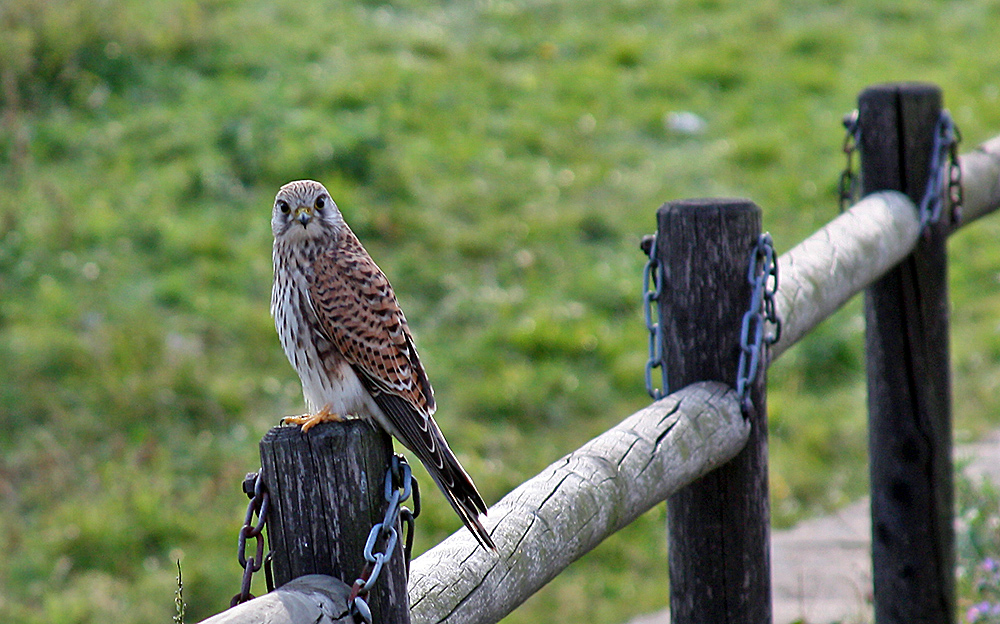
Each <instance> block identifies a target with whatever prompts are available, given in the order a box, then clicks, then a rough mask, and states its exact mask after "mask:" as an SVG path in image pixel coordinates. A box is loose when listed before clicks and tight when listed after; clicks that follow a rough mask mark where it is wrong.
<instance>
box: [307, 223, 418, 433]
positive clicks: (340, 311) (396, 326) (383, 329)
mask: <svg viewBox="0 0 1000 624" xmlns="http://www.w3.org/2000/svg"><path fill="white" fill-rule="evenodd" d="M339 242H340V244H339V245H336V246H334V247H333V248H331V249H329V250H328V251H326V252H324V253H322V254H320V256H319V257H318V258H317V259H316V262H315V265H314V267H313V268H314V272H313V277H312V279H311V280H310V281H309V294H310V299H311V302H310V303H311V304H312V307H313V309H314V310H315V312H316V316H317V317H318V318H319V322H320V325H322V327H323V329H324V331H325V332H326V334H327V335H328V336H329V337H330V339H331V340H332V341H333V343H334V345H335V346H336V347H337V349H338V350H339V351H340V352H341V353H342V354H343V356H344V358H345V359H346V360H347V361H348V362H349V363H350V364H351V365H352V366H353V367H354V368H355V370H357V371H358V372H359V373H361V374H363V375H364V376H365V377H367V378H368V379H370V380H371V382H372V383H374V384H375V386H376V388H377V389H378V390H379V391H381V392H385V393H388V394H393V395H396V396H398V397H400V398H402V399H404V400H405V401H406V402H407V403H409V404H410V405H411V406H412V407H413V409H414V410H416V411H417V412H418V413H420V414H424V415H427V416H430V415H431V414H433V413H434V410H435V403H434V392H433V390H432V389H431V384H430V381H428V379H427V374H426V373H425V372H424V367H423V365H422V364H421V363H420V358H419V357H418V356H417V350H416V349H415V348H414V346H413V338H412V337H411V336H410V329H409V327H408V326H407V324H406V318H405V317H404V316H403V311H402V310H401V309H400V308H399V303H397V302H396V295H395V294H394V293H393V291H392V286H391V285H390V284H389V280H388V279H386V277H385V275H384V274H383V273H382V271H381V270H380V269H379V268H378V266H377V265H376V264H375V262H374V261H373V260H372V259H371V257H370V256H369V255H368V252H367V251H365V249H364V247H362V246H361V242H360V241H358V239H357V237H356V236H355V235H354V233H353V232H351V230H350V229H348V228H347V227H346V226H345V227H344V230H343V231H342V232H341V240H340V241H339ZM414 433H415V434H417V435H418V436H419V435H420V433H419V432H414ZM423 435H426V432H425V433H424V434H423ZM420 437H422V436H420Z"/></svg>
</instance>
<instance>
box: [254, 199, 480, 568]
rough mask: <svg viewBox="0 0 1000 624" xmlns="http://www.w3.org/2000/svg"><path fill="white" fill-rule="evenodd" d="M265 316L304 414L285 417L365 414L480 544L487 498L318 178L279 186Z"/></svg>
mask: <svg viewBox="0 0 1000 624" xmlns="http://www.w3.org/2000/svg"><path fill="white" fill-rule="evenodd" d="M271 231H272V233H273V234H274V249H273V254H272V260H273V262H274V283H273V286H272V289H271V315H272V316H273V317H274V325H275V329H277V332H278V337H279V340H280V342H281V346H282V349H283V350H284V352H285V355H286V356H287V357H288V360H289V362H290V363H291V364H292V367H293V368H294V369H295V371H296V372H297V373H298V376H299V378H300V380H301V381H302V393H303V396H304V398H305V402H306V408H307V410H308V412H309V413H307V414H305V415H302V416H290V417H285V418H284V419H282V422H283V423H286V424H294V425H299V426H300V427H301V430H302V431H303V432H306V431H308V430H309V429H311V428H312V427H313V426H315V425H316V424H318V423H321V422H328V421H340V420H344V419H345V418H349V417H360V418H368V419H370V420H372V421H374V423H376V424H377V425H378V426H380V427H381V428H382V429H384V430H385V431H386V432H388V433H389V434H390V435H392V436H393V437H394V438H396V439H397V440H399V441H400V442H401V443H402V444H403V446H405V447H406V448H408V449H409V450H410V451H411V452H413V453H414V454H415V455H416V456H417V458H418V459H419V460H420V462H421V463H422V464H423V465H424V467H425V468H427V471H428V472H429V473H430V476H431V478H432V479H434V482H435V483H437V485H438V487H439V488H440V489H441V491H442V492H443V493H444V495H445V497H446V498H447V499H448V502H449V503H451V506H452V507H453V508H454V509H455V512H456V513H457V514H458V516H459V517H460V518H461V519H462V522H463V523H464V524H465V526H466V527H468V529H469V531H471V532H472V535H473V536H474V537H475V538H476V540H477V541H478V542H479V544H481V545H482V546H483V547H484V548H486V549H488V550H490V551H494V552H496V544H495V543H494V542H493V539H492V537H491V536H490V534H489V532H488V531H487V530H486V528H485V527H484V526H483V524H482V521H481V520H480V515H481V514H482V515H485V514H486V510H487V507H486V503H485V502H484V501H483V497H482V496H480V494H479V491H478V490H477V489H476V486H475V484H474V483H473V481H472V478H471V477H470V476H469V474H468V473H467V472H466V471H465V469H464V468H462V465H461V464H460V463H459V461H458V458H457V457H455V453H454V452H452V450H451V448H450V447H449V446H448V442H447V441H446V440H445V438H444V434H443V433H442V432H441V429H440V427H438V425H437V423H436V422H435V421H434V417H433V416H434V412H435V410H436V408H437V405H436V402H435V400H434V390H433V389H432V388H431V384H430V381H429V380H428V378H427V373H426V372H425V371H424V367H423V364H421V362H420V358H419V356H418V355H417V350H416V347H415V346H414V344H413V337H412V335H411V334H410V329H409V325H408V324H407V322H406V317H405V316H404V315H403V310H402V309H400V307H399V303H398V302H397V300H396V295H395V292H394V291H393V289H392V286H391V285H390V284H389V280H388V278H386V276H385V274H384V273H382V270H381V269H379V267H378V265H376V264H375V261H374V260H372V258H371V256H369V255H368V252H367V251H366V250H365V248H364V247H363V246H362V245H361V241H360V240H358V237H357V236H356V235H355V234H354V232H353V231H352V230H351V228H350V227H349V226H348V225H347V223H346V221H345V220H344V217H343V215H342V214H341V212H340V209H339V208H338V206H337V204H336V203H335V202H334V200H333V198H332V197H331V196H330V193H329V191H327V190H326V187H324V186H323V185H322V184H320V183H319V182H316V181H314V180H296V181H294V182H289V183H288V184H285V185H284V186H282V187H281V188H280V189H279V190H278V193H277V195H276V196H275V199H274V207H273V210H272V214H271Z"/></svg>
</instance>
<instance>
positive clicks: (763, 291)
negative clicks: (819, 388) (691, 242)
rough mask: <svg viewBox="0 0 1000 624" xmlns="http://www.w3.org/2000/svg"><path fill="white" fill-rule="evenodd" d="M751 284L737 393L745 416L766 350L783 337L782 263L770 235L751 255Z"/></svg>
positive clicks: (762, 237) (748, 276)
mask: <svg viewBox="0 0 1000 624" xmlns="http://www.w3.org/2000/svg"><path fill="white" fill-rule="evenodd" d="M747 280H748V281H749V282H750V286H751V287H752V291H751V294H750V309H749V310H747V312H746V313H745V314H744V315H743V325H742V327H741V328H740V362H739V368H738V371H737V374H736V393H737V394H738V395H739V399H740V405H741V406H742V408H743V414H744V415H747V414H749V413H750V410H751V408H752V407H753V404H752V403H751V401H750V386H751V385H752V384H753V382H754V380H756V379H757V372H758V369H759V368H760V362H761V358H762V357H764V358H766V353H765V349H766V348H767V347H768V346H770V345H772V344H774V343H775V342H777V341H778V339H779V338H780V337H781V319H780V318H778V311H777V309H776V307H775V303H774V295H775V293H776V292H778V262H777V259H776V258H775V254H774V242H773V241H772V240H771V235H770V234H768V233H766V232H765V233H764V234H761V236H760V238H759V239H758V240H757V244H756V245H755V246H754V249H753V251H752V252H751V254H750V263H749V268H748V270H747ZM767 323H770V324H771V325H772V326H773V327H774V333H771V334H765V333H764V329H765V325H766V324H767Z"/></svg>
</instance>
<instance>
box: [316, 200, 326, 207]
mask: <svg viewBox="0 0 1000 624" xmlns="http://www.w3.org/2000/svg"><path fill="white" fill-rule="evenodd" d="M316 207H317V208H319V209H320V210H322V209H323V208H325V207H326V200H325V199H323V198H322V197H317V198H316Z"/></svg>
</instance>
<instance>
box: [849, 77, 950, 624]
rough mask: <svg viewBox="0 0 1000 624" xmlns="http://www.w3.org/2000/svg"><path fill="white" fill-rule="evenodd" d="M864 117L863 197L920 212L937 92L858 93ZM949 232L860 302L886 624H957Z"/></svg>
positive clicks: (902, 87) (880, 605) (876, 566)
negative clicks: (885, 198) (897, 200)
mask: <svg viewBox="0 0 1000 624" xmlns="http://www.w3.org/2000/svg"><path fill="white" fill-rule="evenodd" d="M858 111H859V122H860V124H861V172H862V179H863V192H864V193H865V194H868V193H873V192H876V191H881V190H897V191H901V192H903V193H905V194H906V195H907V196H909V198H910V199H911V200H913V201H914V203H916V204H917V205H919V204H920V200H921V198H922V197H923V195H924V191H925V188H926V185H927V179H928V176H929V172H930V161H931V153H932V146H933V144H934V135H935V128H936V124H937V123H938V118H939V117H940V114H941V91H940V90H939V89H938V88H937V87H935V86H933V85H923V84H889V85H881V86H876V87H872V88H870V89H867V90H865V91H864V92H862V93H861V95H860V97H859V100H858ZM945 220H947V218H946V217H945V218H943V221H945ZM949 227H950V225H949V224H948V223H945V222H942V223H938V224H936V225H931V226H929V227H928V229H927V231H926V232H925V235H924V236H922V237H921V239H920V241H919V242H918V244H917V248H916V250H915V251H914V252H913V254H912V255H910V256H908V257H907V258H905V259H904V260H903V262H902V263H900V264H899V265H898V266H897V267H896V268H895V269H893V270H892V271H890V272H889V273H888V274H886V275H885V277H883V278H882V279H880V280H878V281H877V282H876V283H875V284H873V285H872V286H871V287H870V288H869V289H868V290H867V291H866V293H865V318H866V322H867V337H866V349H867V362H868V364H867V369H868V410H869V457H870V461H871V468H870V469H871V494H872V496H871V501H872V502H871V505H872V571H873V580H874V585H875V620H876V622H879V623H880V624H887V623H890V622H899V623H901V624H902V623H912V622H951V621H953V620H954V617H955V581H954V577H955V573H954V565H955V562H954V559H955V558H954V540H955V538H954V529H953V524H952V523H953V513H954V511H953V507H952V504H953V503H952V501H953V491H952V478H953V477H952V459H951V375H950V372H949V370H950V369H949V366H950V362H949V358H948V292H947V275H946V273H947V263H946V254H945V243H946V238H947V233H948V229H949Z"/></svg>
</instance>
